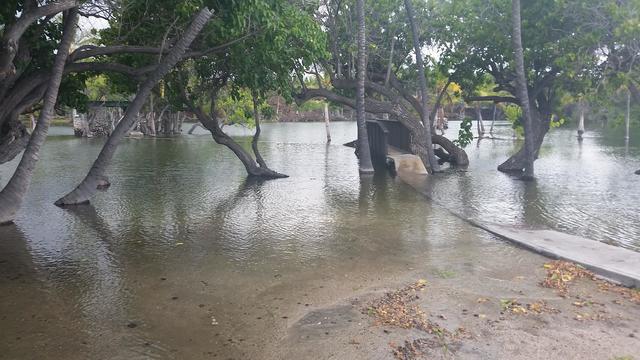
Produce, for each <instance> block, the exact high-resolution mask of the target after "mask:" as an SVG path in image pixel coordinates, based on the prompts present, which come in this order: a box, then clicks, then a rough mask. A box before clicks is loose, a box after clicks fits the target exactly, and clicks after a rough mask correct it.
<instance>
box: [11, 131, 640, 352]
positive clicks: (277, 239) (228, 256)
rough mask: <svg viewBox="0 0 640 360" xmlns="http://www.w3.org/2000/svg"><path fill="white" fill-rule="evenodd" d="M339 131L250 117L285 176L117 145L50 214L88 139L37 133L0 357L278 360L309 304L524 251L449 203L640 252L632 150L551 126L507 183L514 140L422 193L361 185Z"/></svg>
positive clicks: (481, 275) (486, 147)
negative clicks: (531, 163) (91, 177)
mask: <svg viewBox="0 0 640 360" xmlns="http://www.w3.org/2000/svg"><path fill="white" fill-rule="evenodd" d="M452 124H455V123H452ZM456 126H457V125H453V126H452V128H453V127H456ZM355 130H356V129H355V124H353V123H335V124H332V136H333V143H332V144H331V145H326V144H325V143H324V139H325V133H324V124H267V125H265V126H264V129H263V137H262V142H261V143H260V146H261V149H262V151H263V155H264V157H265V159H267V161H268V163H269V165H270V166H271V167H272V168H273V169H275V170H278V171H281V172H284V173H286V174H288V175H290V176H291V177H290V178H288V179H281V180H275V181H268V182H255V181H246V180H245V176H244V169H243V167H242V165H241V163H240V162H239V161H238V160H237V159H235V158H234V157H233V156H232V154H231V152H230V151H228V150H227V149H225V148H223V147H221V146H219V145H216V144H215V143H214V142H213V140H212V139H211V137H210V136H207V135H206V134H204V133H201V134H200V135H192V136H188V135H185V136H182V137H179V138H174V139H143V140H134V139H128V140H125V141H124V142H123V143H122V144H121V145H120V148H119V150H118V152H117V154H116V157H115V160H114V163H113V165H112V167H111V168H110V171H109V176H110V179H111V181H112V184H113V185H112V186H111V188H110V189H109V190H108V191H105V192H101V193H99V194H98V195H97V196H96V197H95V199H93V200H92V205H89V206H80V207H77V208H70V209H60V208H57V207H55V206H54V205H53V202H54V201H55V200H56V199H57V198H58V197H60V196H61V195H63V194H64V193H65V192H67V191H68V190H70V189H72V188H73V186H75V185H76V184H77V183H78V182H79V181H80V179H81V178H82V177H83V176H84V174H85V172H86V171H87V170H88V168H89V166H90V164H91V163H92V161H93V159H95V157H96V155H97V153H98V151H99V150H100V147H101V144H102V140H100V139H78V138H74V137H73V136H69V135H64V134H66V133H68V132H70V129H64V128H54V129H52V131H51V136H50V137H49V139H48V140H47V143H46V145H45V146H44V148H43V151H42V156H41V160H40V162H39V165H38V167H37V169H36V173H35V176H34V178H33V182H32V185H31V188H30V191H29V194H28V196H27V199H26V202H25V204H24V206H23V209H22V211H21V213H20V216H19V218H18V219H17V220H16V223H15V225H11V226H5V227H1V228H0V359H32V358H33V359H35V358H38V359H45V358H49V359H59V358H65V359H87V358H91V359H103V358H109V359H149V358H157V359H200V358H203V359H209V358H225V359H226V358H236V359H244V358H255V359H259V358H278V356H277V355H275V354H278V349H277V348H278V346H279V344H280V342H279V341H280V340H281V339H282V338H283V337H285V336H286V334H287V331H288V330H287V329H289V328H290V326H291V325H292V324H293V323H295V321H297V320H298V319H300V318H302V317H303V316H304V315H305V314H306V313H307V312H308V311H310V310H312V309H316V308H318V307H323V306H327V305H329V304H332V303H335V302H337V301H341V299H345V298H348V297H350V296H353V295H354V294H356V295H357V294H358V293H361V292H363V291H370V290H371V289H375V288H380V287H384V286H387V285H388V284H390V283H393V282H398V281H400V282H401V281H403V279H405V278H406V274H407V273H410V272H412V271H416V270H427V271H431V272H433V273H436V274H438V273H441V274H444V275H445V276H446V275H447V274H457V275H459V276H460V277H461V278H465V279H467V280H466V281H475V282H477V281H480V280H479V279H483V280H482V281H486V279H487V278H488V277H489V276H491V277H493V278H495V277H496V276H499V275H496V274H497V273H498V274H499V273H503V269H505V268H509V269H512V268H514V267H527V266H533V265H532V264H533V263H534V262H535V261H534V259H535V260H536V261H538V260H539V259H538V258H537V257H535V256H534V255H531V254H529V253H528V252H526V251H524V250H521V249H518V248H516V247H513V246H510V245H508V244H506V243H504V242H502V241H500V240H498V239H496V238H495V237H493V236H492V235H489V234H487V233H485V232H483V231H481V230H479V229H476V228H473V227H471V226H469V225H468V224H467V223H466V222H464V221H462V220H460V219H459V218H458V217H456V216H454V215H453V214H452V213H451V211H453V212H457V213H462V214H463V215H465V216H470V217H474V216H480V215H482V216H483V217H490V218H492V219H494V220H495V222H501V223H512V224H516V225H530V226H546V227H552V228H557V229H560V230H563V231H567V232H571V233H575V234H584V235H588V236H589V237H590V238H593V239H596V240H602V241H609V242H616V243H617V244H620V245H622V246H626V247H629V248H632V249H638V248H640V242H639V240H638V239H639V237H638V235H639V234H640V230H639V229H640V228H639V226H640V225H639V224H638V223H637V221H635V222H634V221H632V220H637V217H634V215H635V214H637V213H638V212H637V210H638V207H637V206H638V204H639V201H638V200H640V199H639V194H638V192H637V182H638V181H639V180H640V179H639V178H640V177H636V178H634V177H633V176H634V175H632V173H633V171H630V170H631V169H638V168H640V161H639V158H640V154H639V151H638V147H637V145H636V146H635V147H634V146H629V147H628V149H627V148H625V147H624V145H622V146H621V145H619V144H618V143H617V142H614V141H612V142H609V140H607V138H606V137H604V136H601V135H596V134H594V135H593V137H588V138H587V139H585V140H584V141H583V143H582V145H578V144H577V143H576V141H575V138H573V137H572V133H571V132H568V131H564V130H561V131H555V132H554V133H552V134H551V135H550V136H549V140H548V141H547V144H548V146H545V148H544V149H543V152H542V158H541V159H540V160H539V161H538V162H537V163H536V165H537V171H538V181H537V182H535V183H523V182H520V181H517V180H514V179H511V178H509V177H508V176H506V175H503V174H499V173H497V172H496V171H495V167H496V165H497V164H498V162H499V160H500V159H501V158H503V157H504V155H505V153H508V152H509V151H511V150H512V149H513V148H514V147H515V146H517V144H515V143H514V142H513V141H512V140H510V139H508V140H482V142H481V144H480V148H479V149H476V148H475V147H473V146H469V149H468V150H469V154H470V160H471V163H472V165H471V167H470V168H469V171H467V172H461V173H453V174H441V175H438V176H436V177H435V178H434V180H433V183H432V185H433V187H432V194H433V195H432V196H433V197H434V199H435V200H436V201H435V202H432V201H427V200H425V199H424V198H423V197H422V196H421V195H418V193H417V192H415V191H414V190H413V189H411V188H410V187H409V186H407V185H405V184H403V183H401V182H400V181H399V180H397V179H393V178H391V177H389V176H387V175H384V174H383V175H376V176H375V177H365V178H362V179H361V178H360V177H359V176H358V173H357V166H356V160H355V157H354V155H353V150H352V149H350V148H347V147H344V146H342V145H341V144H342V143H345V142H347V141H350V140H352V139H353V138H354V137H355ZM453 130H457V129H452V130H451V131H453ZM500 131H501V133H502V136H503V137H505V138H508V137H509V133H508V131H509V130H508V129H506V128H501V130H500ZM235 132H236V135H242V134H243V133H244V132H245V131H243V130H236V131H235ZM247 134H248V132H247ZM632 144H633V143H632ZM15 165H16V162H15V161H14V162H12V163H11V164H7V165H5V166H3V167H1V168H0V184H2V185H4V184H5V183H6V181H7V180H8V177H9V176H10V174H11V172H12V170H13V168H14V167H15ZM525 200H526V201H525ZM443 205H444V206H443ZM445 207H446V208H445ZM311 355H312V354H311ZM311 358H313V356H311Z"/></svg>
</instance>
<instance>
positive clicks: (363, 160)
mask: <svg viewBox="0 0 640 360" xmlns="http://www.w3.org/2000/svg"><path fill="white" fill-rule="evenodd" d="M356 13H357V16H358V59H357V61H358V72H357V75H356V77H357V87H356V119H357V122H358V158H359V160H360V165H359V170H360V173H361V174H370V173H373V165H372V163H371V151H370V149H369V136H368V134H367V123H366V120H365V118H364V116H365V112H364V110H365V109H364V82H365V75H366V70H367V68H366V67H367V64H366V57H367V39H366V33H365V30H366V27H365V21H364V0H356Z"/></svg>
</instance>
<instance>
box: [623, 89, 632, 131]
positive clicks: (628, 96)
mask: <svg viewBox="0 0 640 360" xmlns="http://www.w3.org/2000/svg"><path fill="white" fill-rule="evenodd" d="M630 120H631V92H630V91H627V116H626V117H625V119H624V128H625V130H624V139H625V140H627V141H628V140H629V122H630Z"/></svg>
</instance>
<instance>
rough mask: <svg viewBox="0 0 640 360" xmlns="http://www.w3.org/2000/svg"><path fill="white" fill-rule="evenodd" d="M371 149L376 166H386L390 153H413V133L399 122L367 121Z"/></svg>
mask: <svg viewBox="0 0 640 360" xmlns="http://www.w3.org/2000/svg"><path fill="white" fill-rule="evenodd" d="M367 133H368V135H369V149H370V151H371V160H372V161H373V162H374V165H383V166H384V165H385V164H386V163H387V155H389V154H390V153H396V154H401V153H405V154H409V153H411V133H410V132H409V130H408V129H407V128H406V127H405V126H404V125H402V124H401V123H400V122H398V121H394V120H381V119H376V120H367Z"/></svg>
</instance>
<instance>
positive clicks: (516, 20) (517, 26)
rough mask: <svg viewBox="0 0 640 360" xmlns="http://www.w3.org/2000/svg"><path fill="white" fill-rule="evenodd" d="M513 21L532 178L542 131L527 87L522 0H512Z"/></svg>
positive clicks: (527, 175) (527, 164)
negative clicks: (535, 126) (535, 122)
mask: <svg viewBox="0 0 640 360" xmlns="http://www.w3.org/2000/svg"><path fill="white" fill-rule="evenodd" d="M511 23H512V24H511V25H512V34H511V41H512V44H513V55H514V59H515V63H516V90H517V93H518V99H519V100H520V106H521V107H522V117H523V125H524V153H523V156H524V174H523V178H525V179H532V178H533V175H534V174H533V161H534V160H535V152H536V151H535V149H536V146H535V145H534V144H535V143H536V142H537V141H536V140H538V139H537V137H538V135H540V134H539V132H540V131H537V132H536V134H534V131H533V119H532V118H531V107H530V103H529V91H528V89H527V78H526V75H525V71H524V51H523V49H522V29H521V27H522V25H521V19H520V0H512V1H511ZM544 134H546V131H545V132H544ZM544 134H542V137H544ZM534 137H535V139H534ZM540 144H542V139H540ZM538 148H539V146H538ZM521 151H522V150H521ZM507 161H509V160H507ZM503 165H504V164H503ZM500 167H502V165H500ZM500 167H498V170H500ZM503 168H504V167H503ZM521 171H522V169H521Z"/></svg>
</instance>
